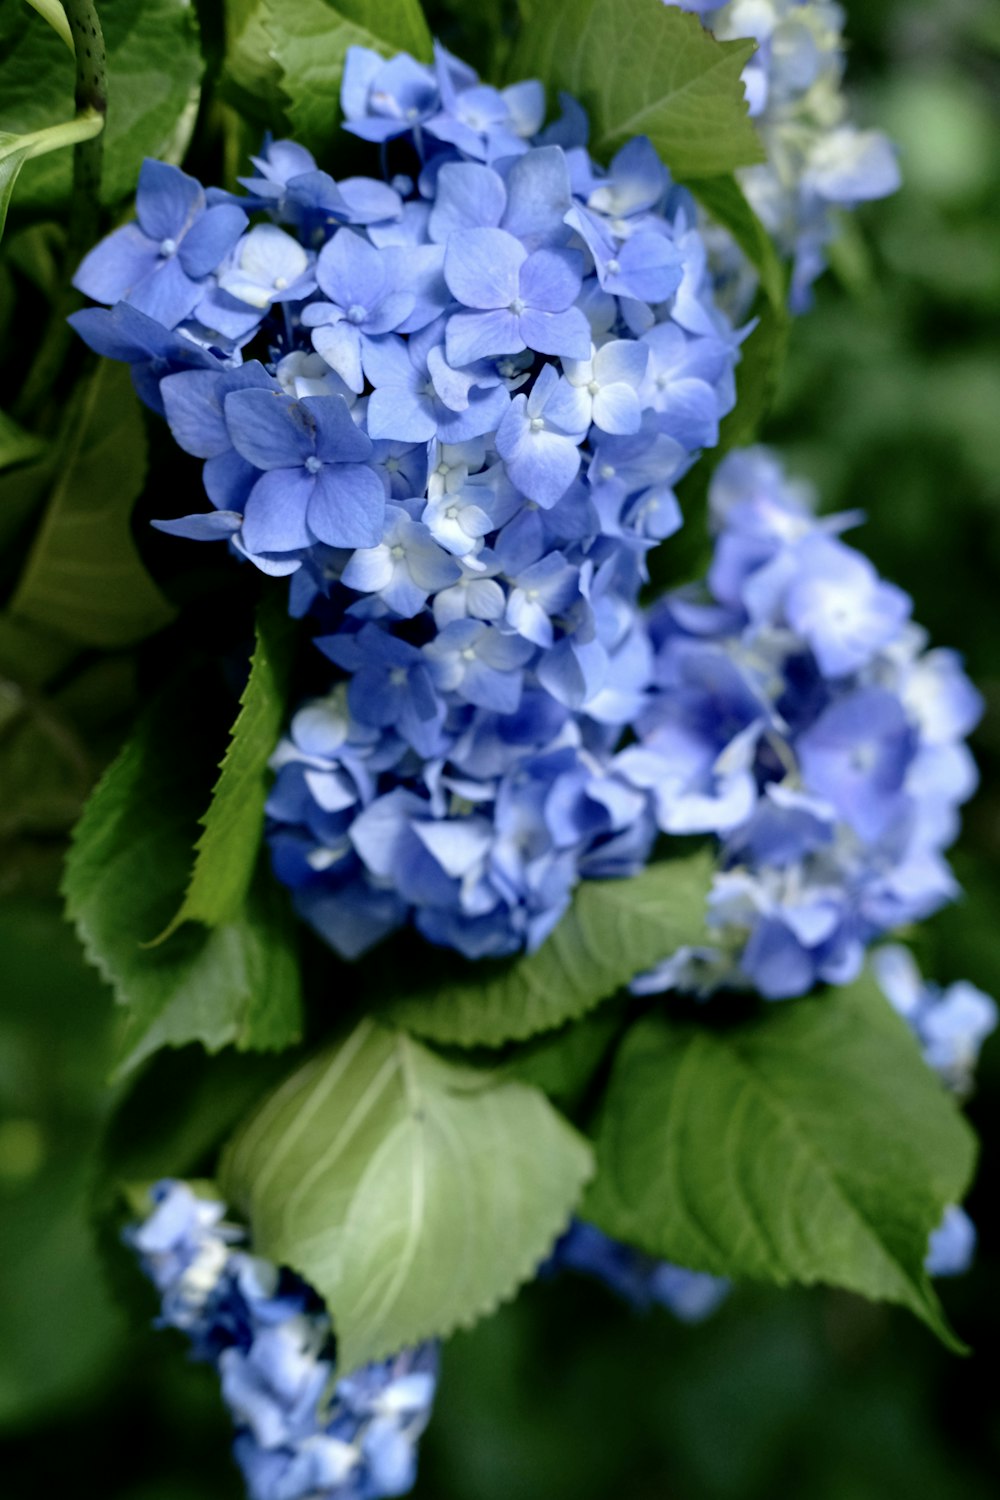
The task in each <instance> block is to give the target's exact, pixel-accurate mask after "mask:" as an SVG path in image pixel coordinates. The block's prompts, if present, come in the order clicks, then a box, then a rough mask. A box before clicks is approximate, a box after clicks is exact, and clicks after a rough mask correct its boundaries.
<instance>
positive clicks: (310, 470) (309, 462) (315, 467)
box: [303, 453, 323, 474]
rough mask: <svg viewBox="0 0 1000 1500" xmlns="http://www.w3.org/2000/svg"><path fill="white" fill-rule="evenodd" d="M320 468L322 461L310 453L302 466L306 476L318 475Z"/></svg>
mask: <svg viewBox="0 0 1000 1500" xmlns="http://www.w3.org/2000/svg"><path fill="white" fill-rule="evenodd" d="M322 467H323V460H322V459H321V458H317V457H316V455H315V453H310V455H309V457H308V458H307V459H306V461H305V463H304V464H303V468H304V469H305V470H306V473H307V474H318V473H319V471H320V469H321V468H322Z"/></svg>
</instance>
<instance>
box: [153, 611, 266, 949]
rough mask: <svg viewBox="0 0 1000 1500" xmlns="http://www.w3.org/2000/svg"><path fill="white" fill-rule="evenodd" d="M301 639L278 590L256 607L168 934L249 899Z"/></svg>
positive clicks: (229, 915) (231, 912) (215, 920)
mask: <svg viewBox="0 0 1000 1500" xmlns="http://www.w3.org/2000/svg"><path fill="white" fill-rule="evenodd" d="M294 646H295V625H294V622H293V621H292V620H291V619H290V618H289V615H288V610H287V609H286V608H285V606H284V604H283V602H282V600H281V598H280V596H279V594H278V593H277V592H276V591H275V592H273V593H270V594H268V595H266V596H265V598H264V600H263V601H262V603H261V605H260V607H259V609H258V611H257V643H256V647H255V650H254V654H253V657H252V659H251V662H250V676H249V677H248V679H247V685H246V687H245V689H244V690H243V696H242V697H241V698H240V712H239V716H238V717H237V719H236V722H235V724H234V725H233V729H232V734H231V736H230V740H229V747H228V749H227V750H226V754H225V758H224V760H223V762H222V765H221V767H220V775H219V779H218V781H217V782H216V784H215V790H214V791H213V793H212V801H211V803H210V804H209V807H208V811H207V812H206V813H204V814H203V815H202V817H201V818H200V820H199V821H200V823H201V826H202V830H203V831H202V834H201V837H200V838H199V840H198V843H197V845H196V848H195V862H194V869H193V871H192V872H191V880H190V882H189V884H188V888H187V891H186V893H185V896H184V901H183V903H182V904H181V907H180V909H179V910H178V912H177V914H176V915H175V916H174V918H173V920H172V921H171V923H170V925H169V926H168V927H167V929H166V931H165V932H164V933H163V936H162V938H161V939H160V941H162V940H163V938H167V937H169V936H170V934H171V933H172V932H175V931H176V930H177V928H178V927H180V926H181V924H182V923H184V922H204V923H205V925H206V926H208V927H218V926H219V924H220V923H222V922H229V921H232V920H233V918H234V917H236V916H237V915H238V913H239V911H240V908H241V907H242V905H243V903H244V901H245V900H246V896H247V891H248V890H249V888H250V883H251V881H252V880H253V873H254V869H255V867H256V864H257V856H258V854H259V852H260V843H261V838H262V836H263V833H264V803H265V801H266V799H267V788H268V772H267V763H268V760H269V759H270V757H271V755H272V753H273V751H274V747H275V745H276V744H277V743H278V737H279V735H280V733H281V726H282V722H283V720H284V717H285V706H286V700H287V696H288V682H289V677H290V674H291V669H292V656H293V651H294Z"/></svg>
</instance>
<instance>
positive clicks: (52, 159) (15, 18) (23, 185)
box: [0, 0, 204, 211]
mask: <svg viewBox="0 0 1000 1500" xmlns="http://www.w3.org/2000/svg"><path fill="white" fill-rule="evenodd" d="M100 16H101V27H102V29H103V32H104V40H105V44H106V47H107V57H108V117H107V128H106V130H105V133H104V143H103V150H104V167H103V174H102V181H101V198H102V201H103V202H104V203H106V204H115V203H119V202H120V201H121V200H122V199H123V198H125V197H127V196H128V195H129V194H131V193H133V192H134V191H135V184H136V179H137V178H138V175H139V168H140V166H141V165H142V160H143V157H145V156H156V157H160V158H161V159H164V160H171V161H179V160H180V157H181V155H182V154H183V151H184V148H185V146H186V144H187V141H188V138H189V136H190V132H191V129H192V127H193V125H194V117H195V113H196V111H197V108H198V99H199V91H200V84H201V78H202V74H203V72H204V62H203V60H202V56H201V47H200V43H199V36H198V22H197V15H196V8H195V6H193V5H191V4H190V0H141V3H138V0H101V5H100ZM0 58H2V59H3V61H2V62H0V131H13V132H16V133H18V134H26V133H30V132H33V131H37V130H41V129H44V128H45V127H46V126H50V125H51V124H52V123H53V121H55V120H66V119H69V118H70V117H71V116H72V115H73V112H74V108H75V105H74V99H73V95H74V80H75V63H74V60H73V58H72V57H71V56H70V54H69V53H68V51H67V49H66V48H65V46H64V45H63V43H62V41H61V40H60V38H59V37H58V36H57V34H56V33H55V32H54V31H53V30H52V29H51V28H50V27H49V26H48V25H47V24H46V22H45V21H44V20H43V19H42V18H41V16H38V15H36V14H34V13H33V12H32V11H31V10H30V9H29V8H28V7H27V6H26V5H18V4H9V5H3V6H0ZM71 186H72V161H71V155H70V153H69V152H66V151H59V152H55V153H53V154H52V155H47V156H42V157H38V158H37V159H35V160H33V161H30V162H28V163H27V164H26V166H25V168H24V170H23V172H22V173H21V180H20V183H19V185H18V195H17V202H18V207H19V208H25V209H29V210H32V211H38V210H51V209H53V208H57V207H59V206H61V205H62V204H64V203H65V202H66V201H67V200H68V198H69V194H70V189H71Z"/></svg>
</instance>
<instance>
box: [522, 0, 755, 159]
mask: <svg viewBox="0 0 1000 1500" xmlns="http://www.w3.org/2000/svg"><path fill="white" fill-rule="evenodd" d="M753 51H754V43H753V42H752V41H739V42H717V41H716V40H715V38H714V37H713V36H711V35H710V33H709V32H707V31H705V30H704V28H703V27H702V25H701V22H700V21H699V20H698V19H697V17H696V16H692V15H687V14H685V13H684V12H682V11H679V10H673V9H668V8H667V7H666V6H664V5H663V4H662V0H549V3H548V4H546V5H544V6H542V7H541V8H540V9H539V12H538V15H537V17H535V19H534V20H533V21H532V23H531V25H530V26H526V27H524V28H523V29H522V31H521V37H520V41H519V43H518V45H517V46H516V47H515V49H514V54H513V57H512V59H511V61H510V65H509V68H508V77H509V78H511V79H515V78H528V77H536V78H541V79H543V80H544V81H545V83H546V85H547V87H549V88H550V89H556V88H558V89H565V90H567V91H568V92H569V93H571V94H573V95H574V96H575V97H576V98H577V99H579V100H580V102H581V103H582V104H583V105H584V107H585V108H586V109H587V110H588V112H589V114H590V119H591V127H592V137H591V149H592V150H593V152H594V153H595V155H596V156H598V157H599V158H601V159H602V160H606V159H607V158H608V157H609V156H611V155H612V154H613V152H615V151H616V150H618V148H619V147H620V146H623V145H624V144H625V142H626V141H628V140H630V139H631V138H632V137H633V136H636V135H647V136H649V138H650V140H651V141H652V142H653V145H654V146H655V147H656V149H657V150H658V151H659V153H660V155H661V156H662V157H663V160H664V161H665V162H666V163H667V165H668V167H669V168H670V169H671V171H672V172H673V173H674V175H675V176H677V177H709V176H714V175H715V174H716V173H718V172H732V171H733V170H734V169H735V168H736V167H742V166H749V165H751V164H752V163H754V162H760V161H763V160H764V151H763V147H762V146H761V143H760V141H759V139H758V137H757V132H756V131H755V129H754V127H753V125H752V124H751V122H750V118H749V116H748V114H747V106H746V100H745V98H744V92H743V84H742V82H741V81H740V74H741V73H742V71H743V68H744V66H745V64H746V63H747V61H748V59H749V58H750V57H751V56H752V55H753Z"/></svg>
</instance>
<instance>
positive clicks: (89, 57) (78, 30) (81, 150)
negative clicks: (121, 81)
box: [63, 0, 108, 259]
mask: <svg viewBox="0 0 1000 1500" xmlns="http://www.w3.org/2000/svg"><path fill="white" fill-rule="evenodd" d="M63 9H64V10H65V12H66V19H67V21H68V22H69V29H70V31H71V33H72V36H73V45H74V47H75V49H76V112H77V115H85V114H90V113H93V114H96V115H99V116H100V117H101V118H102V119H103V118H104V116H105V115H106V114H107V110H108V64H107V56H106V54H105V51H104V33H103V32H102V31H101V23H100V21H99V20H98V18H97V9H96V7H95V5H94V3H93V0H63ZM103 151H104V137H103V133H101V134H100V135H95V136H93V137H92V138H91V139H90V140H84V141H80V142H78V144H77V145H76V147H75V149H74V151H73V201H72V204H71V206H70V216H69V235H68V239H67V245H66V249H67V254H68V256H69V257H70V259H73V258H74V257H79V255H81V254H82V253H83V251H84V250H86V249H88V248H89V247H90V245H91V244H92V243H93V242H94V240H95V239H96V238H97V226H98V222H99V216H100V192H101V158H102V155H103Z"/></svg>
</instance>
